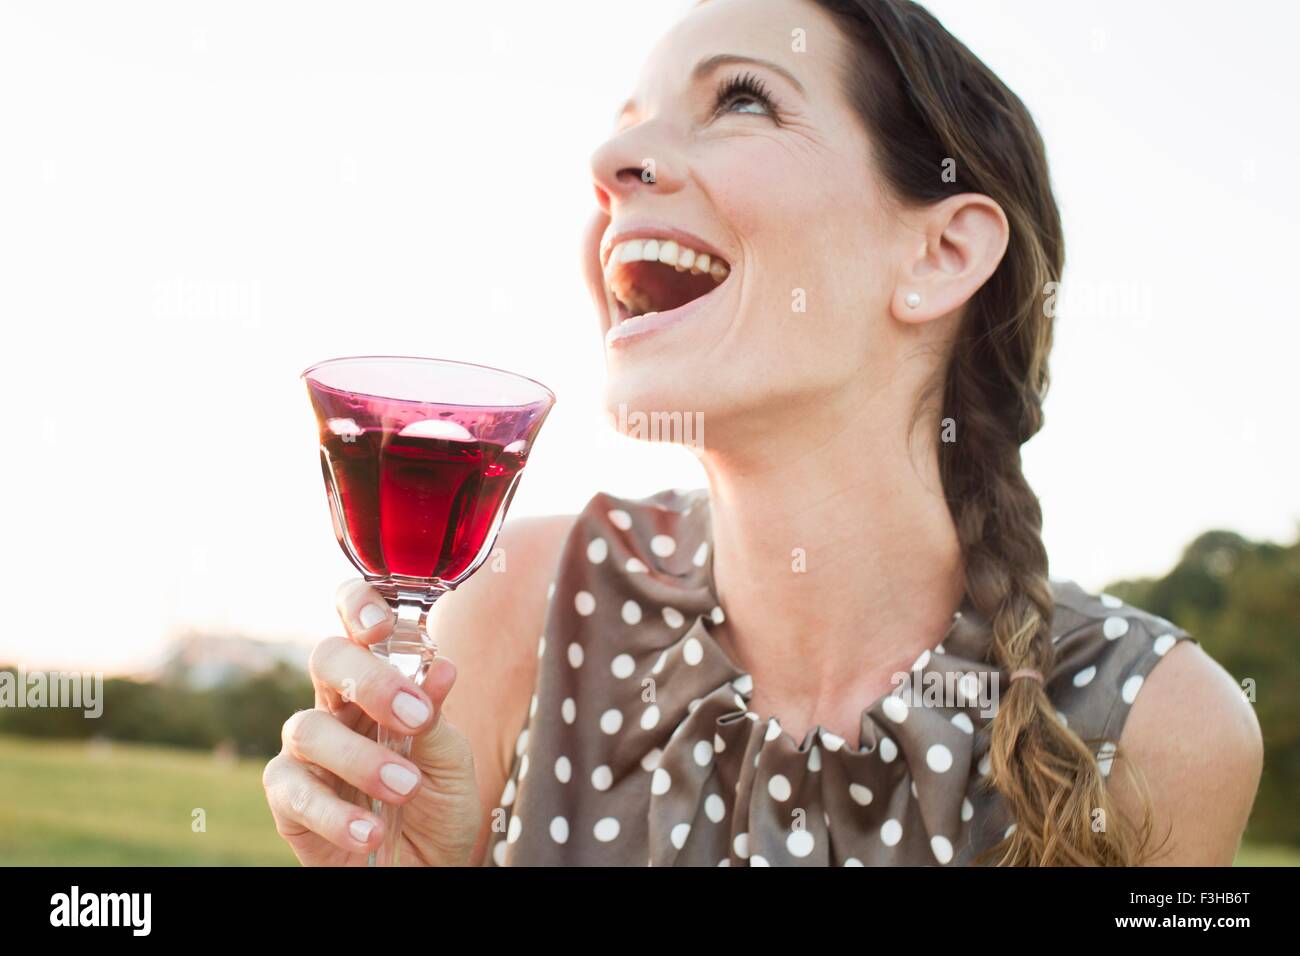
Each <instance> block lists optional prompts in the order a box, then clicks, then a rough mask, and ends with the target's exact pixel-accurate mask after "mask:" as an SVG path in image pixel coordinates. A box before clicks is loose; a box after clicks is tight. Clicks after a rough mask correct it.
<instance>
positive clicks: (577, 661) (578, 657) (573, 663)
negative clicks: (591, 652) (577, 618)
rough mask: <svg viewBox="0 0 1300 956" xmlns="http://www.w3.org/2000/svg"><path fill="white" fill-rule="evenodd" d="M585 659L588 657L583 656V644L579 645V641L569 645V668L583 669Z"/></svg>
mask: <svg viewBox="0 0 1300 956" xmlns="http://www.w3.org/2000/svg"><path fill="white" fill-rule="evenodd" d="M585 657H586V655H585V654H583V652H582V645H581V644H579V643H578V642H577V641H574V642H573V643H572V644H570V645H569V666H570V667H572V668H575V669H576V668H579V667H581V666H582V662H583V660H584V659H585Z"/></svg>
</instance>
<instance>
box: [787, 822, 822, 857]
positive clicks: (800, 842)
mask: <svg viewBox="0 0 1300 956" xmlns="http://www.w3.org/2000/svg"><path fill="white" fill-rule="evenodd" d="M816 843H817V841H816V840H815V839H813V835H812V834H811V833H809V832H808V831H807V830H806V829H799V830H792V831H790V835H789V836H788V837H786V838H785V848H786V849H787V850H789V851H790V855H791V856H797V857H799V858H800V859H803V858H804V857H806V856H807V855H808V854H809V853H811V852H812V851H813V847H814V846H815V845H816Z"/></svg>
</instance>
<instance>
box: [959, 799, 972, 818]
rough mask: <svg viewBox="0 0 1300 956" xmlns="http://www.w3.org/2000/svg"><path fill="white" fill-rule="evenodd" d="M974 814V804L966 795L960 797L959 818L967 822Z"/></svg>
mask: <svg viewBox="0 0 1300 956" xmlns="http://www.w3.org/2000/svg"><path fill="white" fill-rule="evenodd" d="M974 816H975V805H974V804H973V803H971V802H970V800H968V799H967V798H966V797H962V798H961V818H962V820H964V821H966V822H969V821H970V820H971V819H972V818H974Z"/></svg>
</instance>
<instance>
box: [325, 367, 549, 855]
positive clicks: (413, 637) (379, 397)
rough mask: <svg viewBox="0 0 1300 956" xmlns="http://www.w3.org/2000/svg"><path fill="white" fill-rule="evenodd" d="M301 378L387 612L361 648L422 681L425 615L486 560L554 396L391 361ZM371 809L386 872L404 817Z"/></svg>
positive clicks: (356, 546) (332, 491)
mask: <svg viewBox="0 0 1300 956" xmlns="http://www.w3.org/2000/svg"><path fill="white" fill-rule="evenodd" d="M302 378H303V379H304V380H305V381H306V383H307V391H308V395H309V396H310V398H311V404H312V408H313V409H314V411H315V413H316V421H317V425H318V428H319V432H320V461H321V471H322V472H323V473H324V476H325V489H326V493H327V495H328V497H329V504H330V514H331V515H332V517H333V519H334V533H335V535H336V536H337V538H338V541H339V544H340V546H342V548H343V551H344V553H345V554H347V556H348V559H349V560H351V562H352V563H353V564H354V565H356V567H357V569H358V570H359V571H360V572H361V574H362V576H363V577H364V578H365V579H366V580H367V581H368V582H369V583H370V585H371V586H372V587H374V588H375V590H376V591H378V592H379V593H380V594H381V595H383V597H384V599H385V600H386V601H387V602H388V604H389V605H390V606H391V607H392V609H393V612H394V615H395V623H394V626H393V631H392V633H391V634H390V635H389V636H388V637H387V638H386V639H385V640H382V641H379V642H378V643H376V644H374V645H373V646H372V648H371V650H372V651H373V652H374V653H375V654H376V655H377V656H379V657H381V658H383V659H385V660H387V661H388V663H390V664H391V665H393V666H394V667H396V668H397V669H398V670H399V671H401V672H402V673H403V674H404V675H405V676H407V677H409V678H411V679H412V680H413V681H415V683H416V684H421V683H423V681H424V678H425V675H426V674H427V673H428V671H429V667H430V665H431V664H432V663H433V659H434V656H435V655H436V654H437V648H436V647H435V646H434V644H433V642H432V641H431V640H430V638H429V635H428V631H427V630H426V627H425V624H426V621H427V618H428V614H429V609H430V608H431V607H433V603H434V602H435V601H436V600H438V598H439V597H441V596H442V595H443V594H446V593H447V592H448V591H450V590H451V589H452V588H454V587H456V586H457V585H458V584H460V583H461V582H462V581H464V580H465V579H466V578H468V577H469V576H470V575H471V574H473V573H474V571H475V570H476V569H477V568H478V567H479V565H480V564H482V563H483V561H484V559H485V558H486V557H487V556H488V554H489V552H490V551H491V550H492V545H493V543H494V542H495V541H496V536H497V532H498V531H499V530H500V528H501V523H502V521H503V520H504V519H505V514H506V508H507V507H508V506H509V504H510V499H511V497H512V496H513V495H514V492H515V488H516V487H517V486H518V484H519V477H520V475H521V474H522V472H523V469H524V464H525V463H526V462H527V461H528V456H529V454H530V453H531V451H532V446H533V442H534V440H535V439H536V438H537V433H538V431H539V430H540V429H541V427H542V422H543V421H545V420H546V416H547V414H548V413H549V412H550V410H551V407H552V406H553V405H554V404H555V395H554V394H553V393H552V392H551V390H550V389H548V388H547V387H546V386H544V385H542V384H540V383H538V382H534V381H533V380H532V379H528V378H524V377H523V376H520V375H515V374H512V373H510V372H503V371H501V370H499V369H494V368H488V367H486V366H482V365H470V364H467V363H464V362H451V361H444V360H442V359H429V358H410V357H402V356H357V357H352V358H338V359H331V360H330V361H327V362H321V363H319V364H317V365H313V366H312V367H311V368H309V369H307V371H305V372H303V373H302ZM378 740H379V743H380V744H382V745H384V746H386V747H389V748H390V749H392V750H393V751H395V752H397V753H400V754H402V755H403V756H408V757H409V756H410V751H411V738H410V737H409V736H405V735H400V734H396V733H393V732H391V731H389V730H388V729H387V728H386V727H384V726H383V725H382V724H381V725H379V729H378ZM371 809H372V810H373V811H374V813H375V814H376V815H378V816H379V817H380V819H382V820H383V821H384V825H385V836H384V843H383V845H382V846H381V847H380V848H379V849H378V850H376V851H374V852H372V853H371V854H370V859H369V864H370V865H371V866H395V865H397V856H398V850H399V848H400V845H401V812H402V808H401V806H400V805H387V804H384V803H383V801H380V800H372V802H371Z"/></svg>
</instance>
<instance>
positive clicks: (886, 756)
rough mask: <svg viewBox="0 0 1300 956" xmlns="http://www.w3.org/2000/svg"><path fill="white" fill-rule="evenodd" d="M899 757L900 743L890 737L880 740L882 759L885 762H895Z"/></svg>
mask: <svg viewBox="0 0 1300 956" xmlns="http://www.w3.org/2000/svg"><path fill="white" fill-rule="evenodd" d="M897 757H898V744H896V743H894V741H893V740H892V739H891V738H889V737H882V738H881V740H880V759H881V760H883V761H884V762H885V763H893V762H894V760H895V759H896V758H897Z"/></svg>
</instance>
